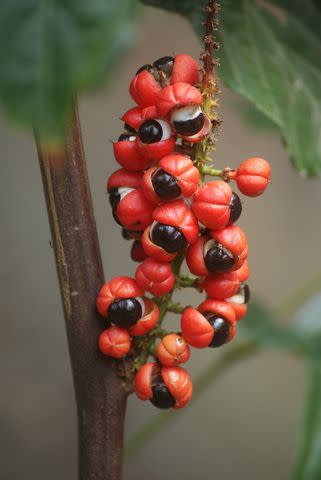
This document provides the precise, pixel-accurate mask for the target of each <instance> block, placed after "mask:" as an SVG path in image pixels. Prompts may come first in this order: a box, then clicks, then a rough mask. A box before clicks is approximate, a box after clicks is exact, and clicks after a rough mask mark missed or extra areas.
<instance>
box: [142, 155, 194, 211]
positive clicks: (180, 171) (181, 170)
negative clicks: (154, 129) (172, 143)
mask: <svg viewBox="0 0 321 480" xmlns="http://www.w3.org/2000/svg"><path fill="white" fill-rule="evenodd" d="M158 169H162V170H164V171H165V172H167V173H169V174H170V175H172V176H173V177H175V179H176V182H177V184H178V186H179V188H180V189H181V192H182V195H183V196H184V197H186V198H188V197H191V196H192V195H193V194H194V193H195V191H196V190H197V187H198V183H199V178H200V175H199V171H198V169H197V168H196V167H195V166H194V165H193V162H192V161H191V159H190V157H188V156H187V155H181V154H179V153H176V152H174V153H172V154H170V155H166V156H165V157H163V158H162V159H161V160H160V161H159V162H158V165H157V167H151V168H149V169H148V170H147V171H146V172H145V174H144V176H143V178H142V183H141V185H142V189H143V191H144V194H145V195H146V197H147V198H148V199H149V200H151V201H152V202H154V203H161V202H162V199H161V198H159V197H158V196H157V194H156V192H155V190H154V187H153V184H152V176H153V174H154V173H155V172H156V170H158Z"/></svg>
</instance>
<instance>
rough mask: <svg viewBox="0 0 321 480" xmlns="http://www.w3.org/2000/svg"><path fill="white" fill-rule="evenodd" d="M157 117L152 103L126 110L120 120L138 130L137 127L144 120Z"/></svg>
mask: <svg viewBox="0 0 321 480" xmlns="http://www.w3.org/2000/svg"><path fill="white" fill-rule="evenodd" d="M156 117H157V111H156V107H155V106H154V105H152V106H150V107H146V108H139V107H133V108H130V109H129V110H127V112H126V113H124V115H123V116H122V118H121V119H122V121H123V122H125V123H127V125H129V126H130V127H131V128H133V129H134V130H136V131H138V129H139V127H140V126H141V124H142V123H143V122H144V121H145V120H149V119H151V118H156Z"/></svg>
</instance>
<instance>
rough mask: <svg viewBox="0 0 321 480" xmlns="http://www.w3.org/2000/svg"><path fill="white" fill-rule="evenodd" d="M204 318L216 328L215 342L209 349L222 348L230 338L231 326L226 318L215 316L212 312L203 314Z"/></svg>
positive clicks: (213, 341)
mask: <svg viewBox="0 0 321 480" xmlns="http://www.w3.org/2000/svg"><path fill="white" fill-rule="evenodd" d="M203 316H204V317H205V318H206V319H207V321H208V322H209V323H210V324H211V325H212V327H213V328H214V336H213V340H212V341H211V343H210V344H209V347H211V348H217V347H221V346H222V345H224V344H225V343H226V342H227V340H228V338H229V336H230V327H231V326H230V324H229V323H228V321H227V320H226V319H225V318H224V317H222V316H218V315H215V314H214V315H213V313H211V312H205V313H203Z"/></svg>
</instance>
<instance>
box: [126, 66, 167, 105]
mask: <svg viewBox="0 0 321 480" xmlns="http://www.w3.org/2000/svg"><path fill="white" fill-rule="evenodd" d="M160 92H161V87H160V85H159V83H158V82H157V81H156V80H155V78H154V77H153V75H152V74H151V73H150V72H149V71H148V70H143V71H142V72H140V73H138V75H136V76H135V77H134V78H133V80H132V81H131V84H130V87H129V93H130V95H131V97H132V99H133V100H134V101H135V102H136V103H137V105H138V106H139V107H141V108H144V107H149V106H151V105H155V104H156V99H157V95H158V93H160Z"/></svg>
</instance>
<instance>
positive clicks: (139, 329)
mask: <svg viewBox="0 0 321 480" xmlns="http://www.w3.org/2000/svg"><path fill="white" fill-rule="evenodd" d="M144 303H145V314H144V315H143V317H142V318H140V319H139V320H138V322H136V323H135V325H133V326H132V327H130V329H129V333H130V335H131V336H132V337H140V336H141V335H146V333H148V332H149V331H150V330H152V329H153V328H154V327H155V326H156V324H157V322H158V318H159V309H158V306H157V303H155V302H154V301H153V300H150V299H149V298H144Z"/></svg>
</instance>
